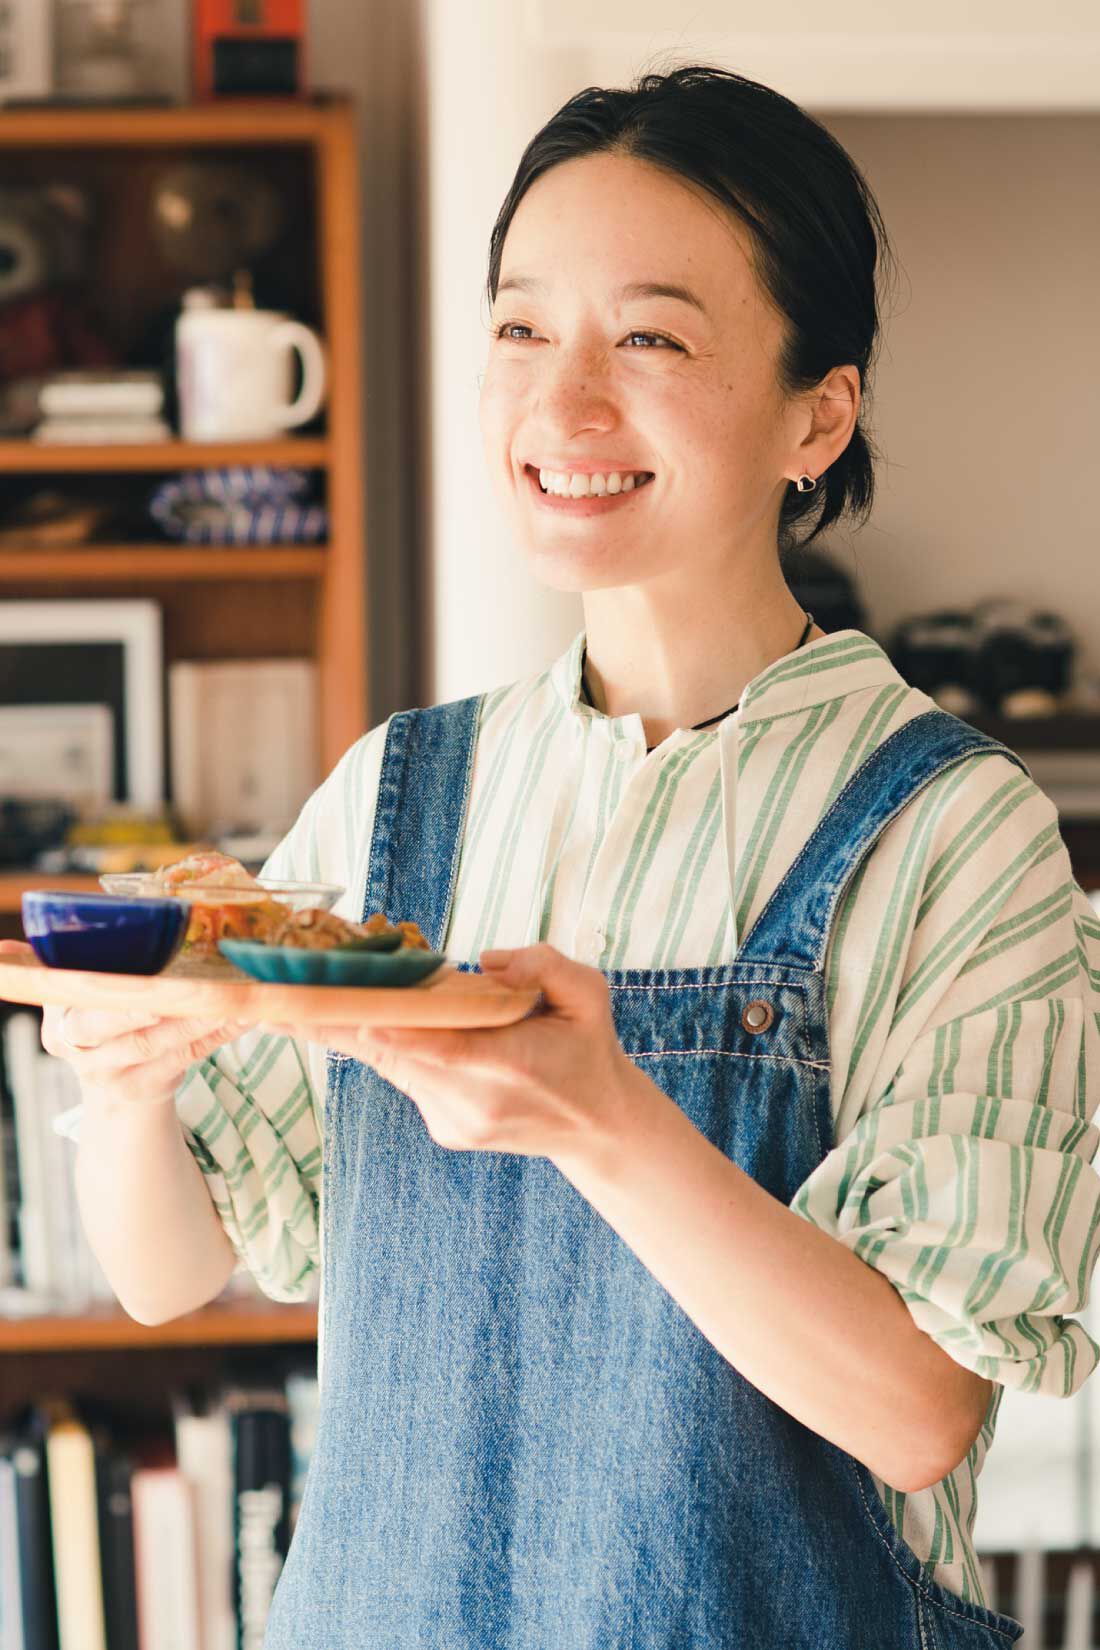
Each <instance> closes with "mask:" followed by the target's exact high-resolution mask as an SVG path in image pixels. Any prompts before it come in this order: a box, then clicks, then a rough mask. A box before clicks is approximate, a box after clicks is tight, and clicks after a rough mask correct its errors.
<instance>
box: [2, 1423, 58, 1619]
mask: <svg viewBox="0 0 1100 1650" xmlns="http://www.w3.org/2000/svg"><path fill="white" fill-rule="evenodd" d="M12 1466H13V1467H14V1469H15V1525H16V1536H17V1540H18V1547H19V1596H20V1602H21V1604H22V1607H23V1637H24V1639H25V1641H26V1646H27V1650H58V1625H57V1591H56V1588H55V1586H54V1565H53V1545H52V1541H51V1535H50V1492H49V1482H48V1478H47V1473H46V1451H45V1446H44V1443H43V1440H42V1438H41V1437H40V1436H38V1429H37V1428H33V1429H29V1430H28V1432H27V1434H26V1436H24V1437H21V1438H20V1439H19V1441H18V1442H17V1443H16V1446H15V1448H14V1449H13V1451H12Z"/></svg>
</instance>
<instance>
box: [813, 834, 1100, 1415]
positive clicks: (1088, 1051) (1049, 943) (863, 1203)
mask: <svg viewBox="0 0 1100 1650" xmlns="http://www.w3.org/2000/svg"><path fill="white" fill-rule="evenodd" d="M1056 863H1057V866H1058V867H1059V873H1058V874H1056V875H1053V876H1052V872H1053V869H1054V868H1053V866H1052V865H1051V864H1047V865H1045V867H1044V868H1042V869H1041V870H1038V871H1037V872H1036V874H1035V877H1034V879H1032V880H1031V881H1029V879H1028V878H1025V879H1024V880H1023V881H1022V882H1021V883H1020V885H1019V886H1018V888H1017V889H1016V890H1015V894H1014V898H1013V900H1012V902H1011V904H1010V906H1008V907H1007V908H1006V909H1004V908H1003V909H1001V910H1000V911H998V912H997V913H996V917H995V920H994V921H993V922H992V923H991V925H990V926H989V927H988V928H987V929H986V930H985V931H984V932H983V933H982V934H980V935H978V936H975V938H974V939H973V941H972V942H971V943H970V944H969V945H968V946H967V947H966V949H965V950H964V951H961V952H960V956H959V959H958V967H957V972H956V975H955V979H954V981H953V982H951V983H949V984H948V985H947V986H946V987H945V989H944V990H943V992H942V994H941V996H940V999H939V1001H938V1004H937V1008H936V1011H935V1014H934V1016H933V1017H932V1020H931V1023H928V1024H926V1025H925V1026H924V1027H923V1028H918V1029H919V1034H918V1035H916V1036H914V1037H913V1038H912V1041H911V1042H909V1044H908V1046H907V1047H906V1049H905V1052H904V1057H903V1058H902V1059H901V1061H900V1064H898V1065H897V1067H896V1069H895V1070H894V1072H893V1075H892V1077H891V1079H890V1081H889V1082H888V1084H887V1085H886V1086H885V1087H884V1088H883V1089H882V1090H881V1092H879V1093H877V1094H876V1095H874V1096H872V1098H871V1103H870V1104H868V1105H867V1106H866V1108H865V1109H864V1112H863V1115H862V1116H861V1117H860V1118H859V1120H858V1122H857V1123H856V1124H855V1126H854V1127H853V1128H852V1129H851V1130H850V1132H849V1133H848V1134H847V1135H846V1137H845V1138H844V1139H843V1140H841V1141H840V1142H839V1143H838V1144H837V1145H836V1146H835V1147H834V1149H833V1150H832V1151H830V1152H829V1153H828V1155H827V1156H826V1157H825V1158H824V1160H823V1161H822V1163H821V1164H820V1165H819V1167H818V1168H817V1170H816V1171H815V1172H814V1173H813V1175H811V1176H810V1178H809V1179H808V1180H807V1181H806V1182H805V1183H804V1185H803V1186H802V1187H801V1188H800V1189H799V1191H798V1193H797V1194H796V1197H795V1199H794V1200H793V1203H792V1208H794V1209H795V1210H796V1212H797V1213H799V1214H801V1215H803V1216H804V1217H805V1218H806V1219H808V1220H810V1221H812V1222H813V1223H814V1224H815V1225H818V1226H820V1227H821V1228H822V1229H824V1230H826V1231H829V1232H830V1233H832V1235H834V1236H835V1237H837V1238H838V1239H839V1240H840V1241H841V1242H842V1243H844V1244H846V1245H847V1246H848V1247H849V1248H850V1249H851V1250H852V1251H853V1252H854V1253H855V1254H856V1255H858V1256H859V1257H860V1258H861V1259H862V1260H864V1261H866V1262H867V1264H868V1265H870V1266H873V1267H875V1268H876V1270H878V1271H881V1272H882V1273H883V1274H884V1275H885V1276H886V1277H888V1278H889V1279H890V1281H891V1283H892V1284H893V1285H894V1287H895V1288H896V1289H897V1290H898V1292H899V1294H900V1295H901V1296H902V1298H903V1299H904V1300H905V1302H906V1304H907V1306H908V1307H909V1310H910V1312H911V1313H912V1316H913V1319H914V1321H915V1322H916V1324H917V1326H918V1327H919V1328H920V1329H922V1330H923V1331H924V1332H925V1333H926V1334H928V1335H929V1336H931V1337H932V1339H933V1340H935V1341H936V1342H937V1343H938V1344H939V1345H940V1346H941V1347H943V1349H944V1350H945V1351H946V1352H948V1353H949V1354H950V1355H951V1356H952V1357H953V1358H954V1359H955V1360H956V1361H957V1362H958V1363H960V1364H962V1365H964V1366H965V1367H966V1368H968V1369H972V1370H974V1371H975V1373H977V1374H979V1375H982V1376H985V1377H987V1378H989V1379H990V1380H993V1381H996V1382H998V1383H1000V1384H1001V1385H1003V1386H1006V1387H1013V1388H1016V1389H1019V1390H1021V1391H1027V1392H1036V1393H1044V1394H1050V1395H1054V1396H1062V1397H1064V1396H1069V1395H1070V1394H1072V1393H1073V1392H1075V1391H1077V1390H1078V1388H1079V1387H1080V1386H1081V1384H1082V1382H1083V1381H1084V1380H1085V1379H1086V1377H1087V1376H1088V1375H1089V1374H1091V1372H1092V1371H1093V1369H1094V1368H1095V1367H1096V1365H1097V1363H1098V1362H1100V1347H1098V1346H1097V1344H1096V1342H1095V1341H1093V1340H1092V1338H1091V1337H1090V1336H1089V1335H1088V1334H1087V1333H1086V1331H1085V1330H1084V1328H1083V1327H1082V1326H1081V1325H1080V1324H1079V1323H1078V1322H1076V1321H1075V1319H1074V1318H1073V1316H1072V1314H1073V1313H1075V1312H1078V1311H1080V1309H1081V1308H1082V1307H1083V1306H1084V1304H1085V1303H1086V1301H1087V1299H1088V1294H1089V1284H1090V1279H1091V1276H1092V1271H1093V1267H1094V1265H1095V1262H1096V1258H1097V1251H1098V1247H1100V1177H1098V1175H1097V1174H1096V1172H1095V1170H1094V1169H1093V1167H1092V1166H1091V1165H1092V1159H1093V1156H1094V1154H1095V1152H1096V1148H1097V1144H1098V1139H1100V1136H1098V1131H1097V1129H1096V1127H1095V1125H1094V1124H1093V1121H1092V1118H1093V1115H1094V1113H1095V1112H1096V1109H1097V1103H1098V1101H1100V1033H1098V1010H1100V997H1098V993H1097V983H1096V982H1097V977H1098V975H1097V970H1098V966H1100V928H1098V926H1097V923H1096V919H1095V916H1094V914H1093V912H1092V908H1091V906H1090V905H1089V902H1088V900H1087V899H1086V897H1085V895H1084V894H1083V893H1082V891H1081V890H1080V889H1079V888H1078V887H1077V886H1076V885H1075V884H1074V882H1073V880H1072V877H1071V875H1070V871H1069V863H1068V858H1067V857H1066V855H1065V850H1064V849H1061V848H1060V850H1059V855H1058V858H1057V862H1056ZM1059 875H1060V877H1061V882H1060V883H1059V880H1058V876H1059ZM998 959H1000V961H999V963H998V961H997V960H998ZM994 964H996V965H997V966H994V967H993V969H992V973H990V967H991V965H994ZM997 967H999V968H1000V972H1001V975H1002V977H1003V978H1004V980H1005V981H1007V983H1006V984H1004V985H1003V986H1001V988H1000V989H994V990H993V991H991V992H988V993H987V995H986V996H985V1000H984V1001H983V1000H976V994H975V990H974V981H975V978H976V977H977V978H981V979H983V980H986V981H987V980H989V979H991V978H993V976H994V975H995V974H996V972H997ZM983 970H985V974H984V976H983V974H982V971H983ZM900 1001H901V1003H902V1008H901V1012H902V1013H904V993H902V997H901V999H900ZM953 1008H959V1009H961V1010H962V1011H961V1012H957V1013H954V1014H953V1013H952V1009H953Z"/></svg>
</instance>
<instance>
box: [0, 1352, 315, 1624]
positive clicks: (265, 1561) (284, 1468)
mask: <svg viewBox="0 0 1100 1650" xmlns="http://www.w3.org/2000/svg"><path fill="white" fill-rule="evenodd" d="M169 1403H170V1410H171V1414H170V1418H169V1419H167V1420H166V1421H164V1422H162V1423H161V1424H160V1425H159V1426H157V1425H153V1426H152V1427H151V1429H149V1430H147V1431H146V1432H145V1433H140V1432H139V1433H137V1434H135V1433H134V1431H133V1430H132V1428H133V1423H132V1421H131V1420H129V1419H128V1418H126V1417H124V1416H120V1415H118V1414H114V1415H112V1414H111V1413H110V1411H109V1409H108V1407H107V1406H106V1405H103V1404H99V1405H96V1406H87V1407H86V1406H85V1405H84V1404H82V1403H80V1402H79V1401H75V1400H74V1401H69V1400H66V1399H62V1398H58V1399H46V1400H44V1401H43V1402H42V1403H41V1404H40V1405H38V1406H36V1407H34V1408H32V1409H31V1410H30V1411H28V1412H27V1413H26V1414H25V1415H24V1416H22V1417H20V1418H18V1419H17V1420H14V1421H11V1422H10V1424H9V1425H8V1427H7V1430H6V1431H4V1432H0V1587H2V1592H0V1650H99V1647H100V1646H105V1647H106V1650H255V1647H257V1646H260V1645H261V1644H262V1642H263V1637H264V1633H265V1630H266V1626H267V1617H268V1613H269V1611H270V1607H271V1600H272V1597H273V1595H274V1590H275V1586H276V1584H277V1582H278V1579H279V1576H280V1574H281V1573H282V1568H283V1564H284V1561H285V1559H286V1554H287V1550H288V1546H289V1535H290V1519H289V1508H290V1504H291V1496H292V1488H291V1486H292V1478H293V1476H294V1475H295V1474H297V1475H299V1476H300V1477H301V1478H302V1479H304V1475H305V1471H306V1469H307V1468H308V1455H306V1454H305V1453H304V1451H305V1450H306V1449H308V1448H311V1447H312V1443H311V1440H312V1436H313V1428H314V1425H315V1416H316V1408H317V1378H316V1375H315V1374H314V1373H313V1372H312V1371H310V1370H297V1369H289V1370H287V1372H286V1373H285V1374H284V1375H283V1376H282V1377H281V1379H279V1380H270V1381H264V1382H262V1383H260V1382H257V1381H255V1380H254V1379H252V1378H251V1377H247V1378H245V1377H242V1378H241V1379H232V1380H227V1381H226V1382H225V1383H224V1384H223V1385H221V1386H219V1387H216V1388H214V1389H212V1390H210V1391H205V1392H201V1391H200V1392H196V1391H187V1392H182V1391H181V1392H173V1393H171V1394H169ZM292 1433H293V1434H294V1436H295V1437H296V1439H297V1445H296V1448H297V1449H298V1450H299V1451H300V1452H303V1453H302V1455H301V1459H300V1460H299V1461H297V1462H296V1464H295V1466H294V1468H293V1471H292V1466H291V1435H292Z"/></svg>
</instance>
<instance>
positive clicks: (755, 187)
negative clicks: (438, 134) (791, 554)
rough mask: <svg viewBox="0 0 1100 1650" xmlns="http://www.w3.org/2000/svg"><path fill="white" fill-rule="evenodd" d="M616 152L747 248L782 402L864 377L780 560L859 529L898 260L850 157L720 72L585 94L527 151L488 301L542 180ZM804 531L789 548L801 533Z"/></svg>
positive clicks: (786, 110)
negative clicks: (681, 188)
mask: <svg viewBox="0 0 1100 1650" xmlns="http://www.w3.org/2000/svg"><path fill="white" fill-rule="evenodd" d="M606 150H616V151H618V152H620V153H622V154H626V155H633V156H636V157H637V158H638V159H640V160H646V161H650V162H651V163H652V164H653V165H655V166H660V167H663V168H664V170H665V171H667V172H672V173H675V174H677V175H678V176H680V177H682V178H685V179H687V180H688V182H690V183H693V184H695V185H697V186H699V187H700V188H702V189H705V190H706V191H707V192H708V194H710V195H712V196H713V197H714V198H715V199H716V200H718V201H720V202H721V203H722V204H723V205H724V206H726V207H728V208H729V210H730V211H732V212H734V213H735V214H736V215H737V217H738V218H739V219H740V220H741V221H742V223H744V224H745V225H746V226H747V227H748V229H749V231H750V234H751V243H752V248H753V254H754V258H753V262H754V268H755V271H756V275H757V279H758V280H759V281H760V282H761V284H762V286H763V288H764V290H765V291H766V293H767V295H768V297H769V298H770V299H771V301H772V303H773V304H774V305H775V307H776V309H777V310H778V311H779V312H780V313H781V314H782V315H783V316H784V317H785V318H786V320H787V323H788V326H787V330H786V335H785V338H784V341H783V345H782V347H781V350H780V356H779V380H780V386H781V388H782V390H783V391H784V393H785V394H788V395H791V394H795V393H797V392H798V391H800V390H806V389H809V388H811V387H812V386H813V385H815V384H818V383H820V382H821V380H822V379H823V378H824V377H825V376H826V374H827V373H828V372H829V371H831V369H832V368H833V367H837V366H843V365H846V364H849V363H850V364H851V365H853V366H856V367H858V369H859V375H860V386H861V390H862V397H863V399H862V400H861V405H860V417H859V421H858V423H857V424H856V427H855V429H854V430H853V431H852V436H851V440H850V441H849V443H848V446H847V447H846V448H845V450H844V452H843V453H841V454H840V455H839V457H837V458H836V459H834V461H833V463H832V464H831V465H830V466H829V468H828V470H826V472H825V473H824V475H822V476H820V477H819V478H818V483H817V487H816V489H815V490H814V491H813V492H809V493H799V492H798V490H797V489H796V487H795V486H794V483H793V482H792V483H791V484H790V486H789V487H788V489H787V493H786V496H785V498H784V500H783V507H782V509H781V511H780V516H779V544H780V549H781V550H791V549H794V548H795V547H796V546H798V545H804V544H809V542H810V540H811V539H814V538H816V537H817V536H818V534H819V533H821V532H823V531H824V530H825V528H827V527H828V526H829V525H830V524H831V523H832V522H834V521H836V520H837V519H838V518H839V517H840V516H842V515H844V514H848V515H849V516H851V517H853V518H854V519H855V520H856V521H857V522H863V521H865V520H866V518H867V516H868V515H869V514H870V510H871V504H872V500H873V497H874V484H875V476H874V458H875V457H876V456H877V453H876V449H875V447H874V445H873V443H872V442H871V441H870V440H869V438H868V436H867V433H866V430H865V428H864V427H863V413H864V409H865V407H866V405H867V397H868V395H869V379H870V375H871V368H872V364H873V361H874V358H875V353H876V346H877V342H878V328H879V311H878V295H877V291H876V271H877V270H878V269H879V267H880V264H881V263H882V262H883V261H885V260H889V262H890V264H891V265H893V263H894V259H893V254H892V250H891V248H890V243H889V239H888V237H887V234H886V229H885V226H884V224H883V222H882V217H881V214H880V212H879V209H878V206H877V204H876V202H875V199H874V196H873V195H872V194H871V190H870V188H869V186H868V184H867V182H866V180H865V179H864V177H863V175H862V173H861V172H860V171H859V169H858V167H857V166H856V164H855V162H854V161H853V160H852V158H851V156H850V155H849V154H848V153H847V152H846V151H845V150H844V149H843V148H842V147H841V145H840V144H839V143H838V142H837V141H836V139H835V138H834V137H833V136H832V134H831V133H830V132H828V131H826V129H825V127H824V126H822V125H821V124H820V123H819V122H818V121H816V120H814V119H813V117H812V116H810V115H808V114H806V113H805V111H804V110H802V109H800V108H799V107H798V105H797V104H796V103H792V102H791V100H790V99H789V98H786V97H783V96H781V95H780V93H778V92H774V91H772V90H771V89H770V88H769V87H767V86H761V85H760V84H759V83H758V82H757V81H755V80H746V79H744V78H743V77H742V76H741V75H738V74H733V73H731V72H729V71H727V70H725V69H714V68H707V67H702V66H699V65H695V66H692V67H684V68H677V69H673V70H671V71H670V72H669V73H667V74H644V75H642V76H641V77H640V78H639V79H638V80H637V81H636V82H635V83H634V85H633V86H630V87H628V88H624V89H610V90H609V89H607V88H605V87H601V86H590V87H588V88H587V90H585V91H583V92H578V93H577V95H576V96H575V97H571V98H570V99H569V101H568V103H565V104H563V105H562V107H561V108H560V109H559V110H558V112H557V114H555V115H552V116H551V118H550V119H549V120H548V121H547V122H546V125H545V126H543V127H542V129H541V130H540V131H539V132H536V134H535V136H534V137H533V138H532V139H531V141H530V143H529V144H528V145H527V148H526V149H525V150H524V152H523V157H522V159H521V160H520V163H519V167H518V169H517V171H516V175H515V178H514V179H513V181H512V186H511V188H510V189H509V191H508V194H507V196H506V198H505V201H504V204H503V206H502V207H501V209H500V212H499V214H498V216H497V221H496V223H495V225H494V226H493V233H492V238H491V240H490V243H489V280H488V290H489V300H490V303H492V302H494V301H495V299H496V290H497V283H498V281H499V279H500V259H501V253H502V251H503V248H504V238H505V236H506V235H507V233H508V228H509V226H510V224H511V222H512V218H513V216H514V215H515V211H516V208H517V206H518V205H519V203H520V201H521V200H522V199H523V197H524V195H525V194H526V193H527V191H528V189H530V187H531V185H532V184H533V183H534V182H535V181H536V179H538V178H540V177H542V175H543V173H545V172H548V171H549V170H550V169H551V167H554V166H557V165H559V164H560V163H561V162H562V161H566V160H575V159H578V158H579V157H581V156H584V155H592V154H598V153H600V152H601V151H606ZM803 520H812V529H811V531H810V532H808V533H806V534H804V535H803V536H802V537H796V535H795V533H794V528H795V525H796V523H798V522H800V521H803Z"/></svg>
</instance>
